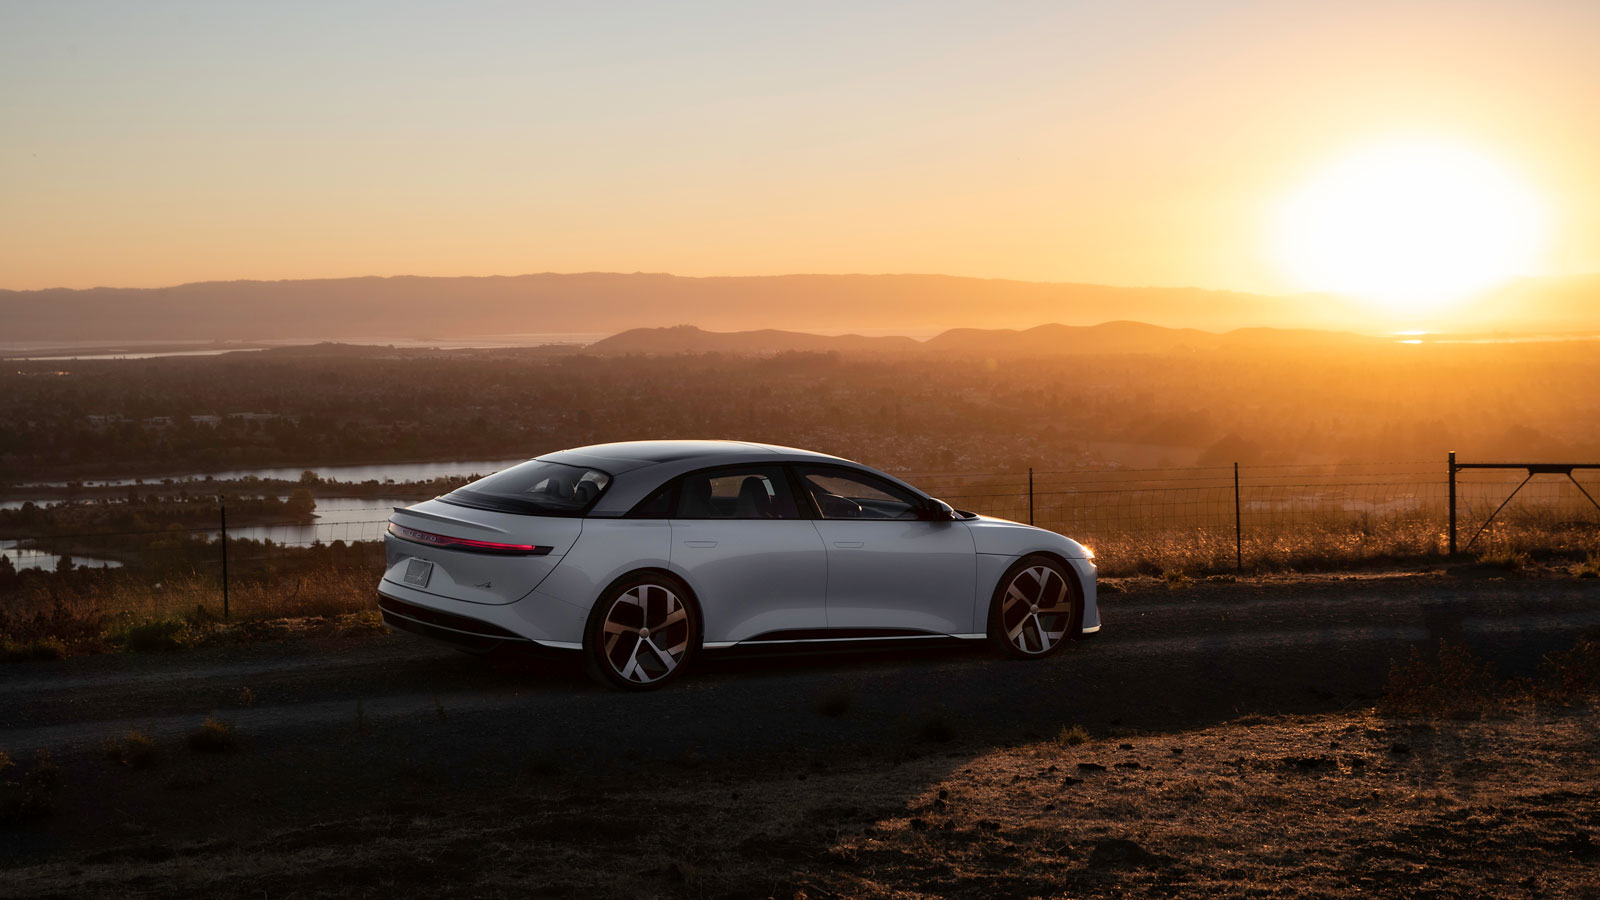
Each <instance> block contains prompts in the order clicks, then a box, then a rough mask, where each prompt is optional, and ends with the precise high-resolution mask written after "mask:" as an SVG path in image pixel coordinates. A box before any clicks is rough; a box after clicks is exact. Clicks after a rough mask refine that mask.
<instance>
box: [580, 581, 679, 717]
mask: <svg viewBox="0 0 1600 900" xmlns="http://www.w3.org/2000/svg"><path fill="white" fill-rule="evenodd" d="M680 611H681V614H680ZM652 623H653V624H652ZM663 623H664V624H663ZM700 628H701V626H700V607H699V605H698V604H697V603H696V602H695V600H694V595H693V594H692V593H691V592H690V591H689V587H688V585H685V584H684V583H683V582H682V581H681V580H679V579H678V578H676V577H674V576H672V575H669V574H667V573H666V572H636V573H634V574H632V575H628V576H626V577H624V578H621V579H618V580H617V581H616V582H614V583H613V584H612V585H611V586H610V587H608V588H606V590H605V592H604V593H602V594H601V595H600V599H599V600H598V601H596V602H595V605H594V609H593V610H592V611H590V613H589V623H588V625H587V627H585V628H584V634H583V660H584V669H585V671H587V672H588V673H589V677H591V678H593V679H594V680H595V681H598V682H599V683H601V684H603V685H605V686H606V687H610V688H616V689H618V690H625V691H653V690H655V689H657V688H660V687H662V686H663V685H666V684H667V683H669V682H671V681H673V680H675V679H677V678H678V677H679V676H681V675H682V674H683V670H684V669H685V668H687V667H688V666H689V664H690V663H691V662H693V660H694V657H695V656H696V655H698V654H699V652H700V641H701V630H700ZM630 642H631V643H630Z"/></svg>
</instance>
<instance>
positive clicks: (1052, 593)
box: [988, 554, 1083, 659]
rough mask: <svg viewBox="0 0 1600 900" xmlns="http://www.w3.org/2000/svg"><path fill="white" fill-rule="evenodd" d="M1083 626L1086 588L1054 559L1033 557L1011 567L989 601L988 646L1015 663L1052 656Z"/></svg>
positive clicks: (1028, 557)
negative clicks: (1084, 590) (1014, 593)
mask: <svg viewBox="0 0 1600 900" xmlns="http://www.w3.org/2000/svg"><path fill="white" fill-rule="evenodd" d="M1013 586H1015V587H1016V588H1017V595H1016V596H1013V595H1012V593H1011V589H1012V587H1013ZM1024 604H1026V605H1024ZM1082 627H1083V588H1082V587H1081V586H1080V585H1079V584H1078V578H1077V575H1075V574H1074V573H1073V572H1072V570H1071V569H1070V568H1068V567H1067V566H1066V565H1065V564H1063V563H1062V562H1061V561H1060V560H1058V559H1056V558H1054V557H1051V556H1045V555H1043V554H1034V555H1032V556H1025V557H1023V558H1022V559H1020V560H1018V561H1017V562H1016V563H1014V564H1012V566H1011V567H1010V568H1008V569H1006V571H1005V574H1004V575H1001V576H1000V580H999V582H997V583H996V584H995V586H994V594H993V596H991V597H990V599H989V628H988V633H989V643H991V644H993V645H994V647H995V649H997V650H999V651H1000V652H1001V653H1003V654H1005V655H1006V656H1009V657H1011V658H1013V659H1044V658H1046V657H1048V656H1051V655H1053V654H1054V653H1056V652H1057V651H1058V650H1060V649H1061V645H1062V644H1065V643H1066V642H1067V641H1069V640H1071V639H1072V638H1074V637H1076V636H1077V633H1078V630H1079V629H1080V628H1082Z"/></svg>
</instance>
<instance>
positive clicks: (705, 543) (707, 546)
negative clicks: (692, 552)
mask: <svg viewBox="0 0 1600 900" xmlns="http://www.w3.org/2000/svg"><path fill="white" fill-rule="evenodd" d="M683 545H684V546H685V547H699V548H701V549H704V550H709V549H711V548H712V547H715V546H716V545H717V542H716V541H684V542H683Z"/></svg>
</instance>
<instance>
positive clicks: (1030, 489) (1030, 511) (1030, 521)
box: [1028, 466, 1033, 525]
mask: <svg viewBox="0 0 1600 900" xmlns="http://www.w3.org/2000/svg"><path fill="white" fill-rule="evenodd" d="M1028 524H1029V525H1032V524H1033V466H1029V467H1028Z"/></svg>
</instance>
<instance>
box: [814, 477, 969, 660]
mask: <svg viewBox="0 0 1600 900" xmlns="http://www.w3.org/2000/svg"><path fill="white" fill-rule="evenodd" d="M795 474H796V475H797V476H798V478H797V481H798V484H799V487H800V489H801V490H802V492H803V496H802V500H806V501H809V502H810V503H811V504H812V508H813V513H814V514H815V515H816V516H817V518H816V519H815V520H814V523H815V525H816V526H817V532H818V534H820V535H821V536H822V541H823V544H824V546H825V547H826V551H827V554H828V628H829V629H830V630H831V631H833V632H835V633H848V632H853V631H859V630H868V631H877V630H882V629H891V630H904V631H916V632H932V633H937V634H970V633H972V631H973V628H974V624H973V623H974V612H973V610H974V600H973V594H974V590H973V587H974V584H975V583H976V578H977V559H976V556H975V552H974V545H973V542H972V533H971V531H970V530H968V528H967V526H966V525H965V524H964V523H962V522H958V521H938V522H931V521H927V520H925V519H922V518H919V517H918V510H919V508H920V506H921V504H922V498H920V497H918V496H916V495H915V494H913V493H911V492H909V491H907V490H905V489H904V488H903V487H901V486H899V485H897V484H894V483H893V482H890V481H887V480H885V479H882V478H879V477H877V476H876V475H873V474H871V473H868V472H863V471H860V470H858V469H853V468H849V467H846V466H812V465H801V466H796V467H795Z"/></svg>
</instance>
